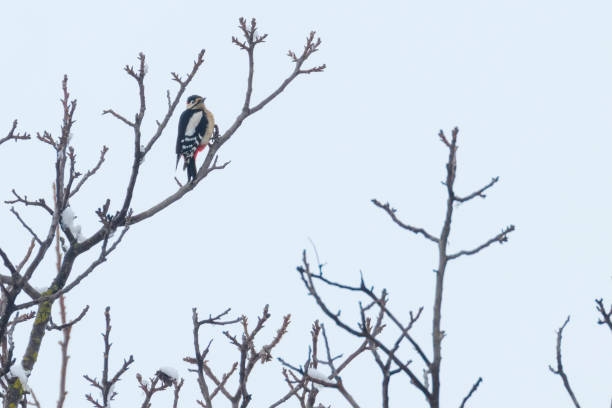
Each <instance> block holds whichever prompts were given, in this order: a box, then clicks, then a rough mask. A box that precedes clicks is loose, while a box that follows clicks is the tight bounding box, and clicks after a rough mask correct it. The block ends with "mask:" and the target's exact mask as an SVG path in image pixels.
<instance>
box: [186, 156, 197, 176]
mask: <svg viewBox="0 0 612 408" xmlns="http://www.w3.org/2000/svg"><path fill="white" fill-rule="evenodd" d="M185 165H186V167H187V182H190V181H192V180H194V179H195V178H196V164H195V158H193V157H190V158H188V159H187V162H186V163H185Z"/></svg>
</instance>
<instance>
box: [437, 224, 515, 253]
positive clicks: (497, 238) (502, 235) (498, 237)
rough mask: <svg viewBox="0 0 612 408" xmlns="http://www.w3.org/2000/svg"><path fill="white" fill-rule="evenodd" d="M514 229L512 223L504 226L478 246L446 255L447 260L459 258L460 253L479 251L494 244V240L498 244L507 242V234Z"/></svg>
mask: <svg viewBox="0 0 612 408" xmlns="http://www.w3.org/2000/svg"><path fill="white" fill-rule="evenodd" d="M514 230H515V228H514V225H510V226H508V227H506V228H505V229H504V230H503V231H502V232H500V233H499V234H497V235H496V236H494V237H493V238H491V239H489V240H488V241H487V242H485V243H483V244H481V245H479V246H478V247H476V248H474V249H471V250H463V251H459V252H457V253H455V254H451V255H448V256H447V258H448V260H451V259H455V258H459V257H460V256H462V255H474V254H476V253H478V252H480V251H481V250H483V249H485V248H486V247H488V246H489V245H491V244H494V243H496V242H499V243H500V244H503V243H504V242H508V234H509V233H511V232H512V231H514Z"/></svg>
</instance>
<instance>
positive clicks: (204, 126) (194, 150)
mask: <svg viewBox="0 0 612 408" xmlns="http://www.w3.org/2000/svg"><path fill="white" fill-rule="evenodd" d="M204 99H205V98H202V97H201V96H199V95H192V96H190V97H189V98H187V109H186V110H185V112H183V113H182V114H181V117H180V119H179V125H178V136H177V138H176V165H177V166H178V162H179V160H180V159H181V156H182V157H183V161H184V165H183V169H187V181H188V182H190V181H192V180H193V179H195V177H196V164H195V159H196V156H197V155H198V153H199V152H200V151H202V150H204V148H205V147H206V145H207V144H208V142H209V141H210V138H211V136H212V133H213V128H214V127H215V118H214V117H213V115H212V113H210V111H209V110H208V109H206V107H205V106H204Z"/></svg>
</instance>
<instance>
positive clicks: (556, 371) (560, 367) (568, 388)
mask: <svg viewBox="0 0 612 408" xmlns="http://www.w3.org/2000/svg"><path fill="white" fill-rule="evenodd" d="M569 321H570V317H569V316H567V319H565V323H563V325H562V326H561V327H560V328H559V330H557V368H556V369H555V368H553V367H552V366H550V365H549V366H548V368H549V369H550V371H551V372H552V373H553V374H557V375H558V376H560V377H561V379H562V380H563V386H564V387H565V390H566V391H567V393H568V394H569V396H570V398H571V399H572V402H573V403H574V405H575V406H576V408H580V404H578V400H577V399H576V396H575V395H574V391H572V387H571V386H570V383H569V380H568V378H567V375H566V374H565V371H564V370H563V362H562V361H561V339H562V337H563V329H565V326H566V325H567V324H568V323H569Z"/></svg>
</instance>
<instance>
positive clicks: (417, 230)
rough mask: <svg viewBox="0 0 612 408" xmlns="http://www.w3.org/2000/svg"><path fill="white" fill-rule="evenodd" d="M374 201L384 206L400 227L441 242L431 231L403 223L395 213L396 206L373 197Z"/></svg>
mask: <svg viewBox="0 0 612 408" xmlns="http://www.w3.org/2000/svg"><path fill="white" fill-rule="evenodd" d="M372 203H374V205H375V206H377V207H379V208H382V209H383V210H385V212H386V213H387V214H389V216H390V217H391V219H392V220H393V222H395V223H396V224H397V225H399V226H400V227H402V228H404V229H407V230H408V231H411V232H413V233H415V234H417V235H418V234H422V235H423V236H424V237H425V238H427V239H428V240H430V241H433V242H435V243H439V242H440V239H439V238H436V237H435V236H433V235H431V234H430V233H429V232H427V231H425V230H424V229H423V228H417V227H413V226H412V225H408V224H405V223H403V222H402V221H400V219H399V218H397V216H396V215H395V212H396V210H395V208H392V207H391V206H390V205H389V203H385V204H382V203H381V202H380V201H378V200H377V199H373V200H372Z"/></svg>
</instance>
